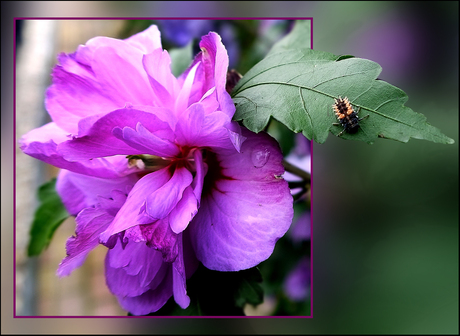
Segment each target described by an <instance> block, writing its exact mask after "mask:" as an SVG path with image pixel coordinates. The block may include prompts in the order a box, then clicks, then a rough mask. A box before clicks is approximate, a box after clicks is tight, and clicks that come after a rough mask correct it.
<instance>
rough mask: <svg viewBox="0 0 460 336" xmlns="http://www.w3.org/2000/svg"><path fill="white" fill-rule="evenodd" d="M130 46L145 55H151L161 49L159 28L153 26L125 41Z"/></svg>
mask: <svg viewBox="0 0 460 336" xmlns="http://www.w3.org/2000/svg"><path fill="white" fill-rule="evenodd" d="M124 41H125V42H126V43H128V44H129V45H131V46H133V47H135V48H137V49H139V50H140V51H141V52H142V53H143V54H150V53H151V52H153V51H154V50H156V49H159V48H161V36H160V31H159V30H158V27H157V26H155V25H151V26H150V27H148V28H147V29H145V30H143V31H141V32H139V33H137V34H134V35H132V36H130V37H128V38H127V39H125V40H124Z"/></svg>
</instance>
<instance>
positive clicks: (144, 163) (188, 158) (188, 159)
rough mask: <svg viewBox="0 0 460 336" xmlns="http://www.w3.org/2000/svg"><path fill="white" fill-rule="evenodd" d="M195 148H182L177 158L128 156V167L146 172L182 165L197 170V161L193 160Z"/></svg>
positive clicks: (141, 155) (142, 155)
mask: <svg viewBox="0 0 460 336" xmlns="http://www.w3.org/2000/svg"><path fill="white" fill-rule="evenodd" d="M195 150H198V149H195V148H189V147H182V148H181V151H180V153H179V154H178V155H177V156H175V157H160V156H156V155H150V154H139V155H127V156H126V158H127V159H128V167H129V168H133V167H137V168H139V169H141V170H144V171H157V170H160V169H162V168H165V167H168V166H171V165H173V166H176V165H177V164H182V165H184V166H186V167H188V168H189V170H191V171H194V170H195V162H194V161H195V159H194V158H193V152H194V151H195Z"/></svg>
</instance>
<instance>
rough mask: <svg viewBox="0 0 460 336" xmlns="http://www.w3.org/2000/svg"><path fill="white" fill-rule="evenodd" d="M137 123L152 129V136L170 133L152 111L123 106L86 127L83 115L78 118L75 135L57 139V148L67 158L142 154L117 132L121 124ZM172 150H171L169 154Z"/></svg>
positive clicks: (167, 127) (131, 124)
mask: <svg viewBox="0 0 460 336" xmlns="http://www.w3.org/2000/svg"><path fill="white" fill-rule="evenodd" d="M138 123H142V125H143V126H144V128H145V129H147V130H148V131H149V132H151V133H155V135H156V136H163V135H164V136H167V135H168V134H171V133H172V131H171V129H170V128H169V125H168V124H167V123H166V122H164V121H161V120H160V119H158V117H157V116H155V115H154V114H152V113H150V112H145V111H139V110H135V109H132V108H125V109H120V110H116V111H113V112H110V113H108V114H106V115H105V116H103V117H101V118H99V119H98V120H97V121H96V122H94V123H93V124H92V125H91V126H90V127H88V128H87V126H86V123H85V120H84V119H83V120H82V121H81V122H80V125H81V127H80V131H79V135H78V137H75V138H74V139H72V140H69V141H66V142H63V143H61V144H60V145H59V151H60V152H61V153H62V154H63V156H64V158H65V159H67V160H84V159H92V158H97V157H104V156H111V155H120V154H122V155H136V154H146V153H145V151H143V150H139V149H136V148H133V147H131V146H130V145H129V144H128V143H127V142H125V141H124V137H123V134H122V133H123V132H120V131H121V130H120V129H121V128H123V127H130V128H133V129H134V128H136V125H137V124H138ZM128 142H129V141H128ZM152 152H153V150H152ZM175 153H176V152H175V151H173V152H171V155H174V154H175ZM152 154H153V153H152Z"/></svg>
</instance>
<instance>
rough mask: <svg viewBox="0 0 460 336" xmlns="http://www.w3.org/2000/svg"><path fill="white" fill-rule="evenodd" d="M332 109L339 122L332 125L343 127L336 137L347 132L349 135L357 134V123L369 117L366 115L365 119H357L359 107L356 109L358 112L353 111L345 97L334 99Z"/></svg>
mask: <svg viewBox="0 0 460 336" xmlns="http://www.w3.org/2000/svg"><path fill="white" fill-rule="evenodd" d="M332 108H333V109H334V112H335V115H336V117H337V119H338V120H339V121H340V123H334V124H333V125H336V126H340V125H341V126H343V130H342V132H340V133H339V134H337V136H341V135H342V134H343V132H347V133H350V134H353V133H356V132H358V129H359V127H360V126H359V122H360V121H361V120H363V119H365V118H367V117H369V115H367V116H365V117H362V118H358V113H359V110H360V107H358V110H357V111H355V110H354V109H353V106H352V105H351V103H350V101H349V100H348V98H347V97H345V98H341V97H339V98H336V99H335V103H334V104H333V105H332Z"/></svg>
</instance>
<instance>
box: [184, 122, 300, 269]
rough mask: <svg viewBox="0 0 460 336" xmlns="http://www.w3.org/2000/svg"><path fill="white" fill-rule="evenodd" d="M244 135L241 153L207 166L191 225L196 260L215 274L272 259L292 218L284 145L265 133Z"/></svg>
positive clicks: (291, 201) (221, 157)
mask: <svg viewBox="0 0 460 336" xmlns="http://www.w3.org/2000/svg"><path fill="white" fill-rule="evenodd" d="M243 135H244V136H245V137H247V139H246V141H245V142H244V143H243V146H242V148H241V153H238V152H236V151H235V153H234V154H232V155H225V156H224V155H221V156H219V155H218V156H217V158H216V161H215V162H214V163H212V162H210V161H208V164H210V165H211V166H210V168H209V169H210V170H209V171H208V174H207V176H206V178H205V182H204V183H205V186H204V190H203V196H202V199H201V204H200V209H199V211H198V213H197V215H195V217H194V219H193V221H192V223H190V225H189V228H190V235H191V240H192V244H193V247H194V250H195V252H196V255H197V258H198V259H199V260H200V261H201V262H202V263H203V265H204V266H206V267H207V268H209V269H213V270H218V271H238V270H242V269H247V268H250V267H253V266H255V265H257V264H259V263H260V262H262V261H263V260H265V259H267V258H268V257H269V256H270V255H271V253H272V252H273V248H274V246H275V243H276V241H277V240H278V239H279V238H280V237H282V236H283V235H284V234H285V233H286V231H287V230H288V229H289V226H290V224H291V221H292V217H293V207H292V203H293V199H292V196H291V194H290V191H289V187H288V184H287V182H286V181H284V180H283V179H282V178H280V176H281V175H282V174H283V171H284V168H283V166H282V163H281V162H282V153H281V150H280V149H279V145H278V144H277V142H276V141H275V140H274V139H273V138H271V137H270V136H268V135H267V134H265V133H259V134H253V133H250V132H248V131H247V130H244V132H243ZM267 153H268V154H269V155H267ZM259 154H261V155H262V156H260V155H259ZM261 158H262V159H261ZM260 160H262V161H264V160H265V161H264V162H263V164H261V163H262V161H260ZM211 172H212V173H211Z"/></svg>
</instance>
